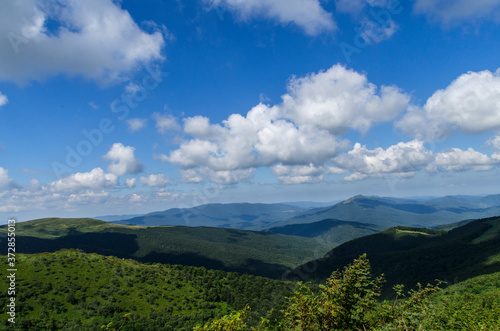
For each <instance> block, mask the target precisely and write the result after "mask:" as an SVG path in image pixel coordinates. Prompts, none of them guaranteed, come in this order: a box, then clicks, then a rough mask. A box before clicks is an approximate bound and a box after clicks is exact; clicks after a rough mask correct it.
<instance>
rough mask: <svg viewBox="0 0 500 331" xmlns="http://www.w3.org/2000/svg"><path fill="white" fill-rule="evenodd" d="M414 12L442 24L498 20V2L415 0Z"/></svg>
mask: <svg viewBox="0 0 500 331" xmlns="http://www.w3.org/2000/svg"><path fill="white" fill-rule="evenodd" d="M415 12H416V13H419V14H425V15H426V16H428V17H429V18H430V19H431V20H433V21H436V22H440V23H442V24H444V25H454V24H457V23H461V22H472V21H476V20H479V19H485V20H492V21H495V22H500V19H499V17H500V2H499V1H498V0H483V1H470V0H451V1H441V0H417V1H416V3H415Z"/></svg>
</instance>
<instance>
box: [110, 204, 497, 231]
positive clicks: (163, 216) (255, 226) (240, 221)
mask: <svg viewBox="0 0 500 331" xmlns="http://www.w3.org/2000/svg"><path fill="white" fill-rule="evenodd" d="M300 205H302V206H305V205H304V204H299V206H296V205H292V204H290V203H289V204H251V203H232V204H207V205H201V206H197V207H194V208H185V209H179V208H173V209H169V210H166V211H159V212H153V213H149V214H146V215H143V216H138V217H133V218H129V219H122V220H120V221H116V223H118V224H126V225H144V226H158V225H186V226H210V227H225V228H235V229H244V230H257V231H260V230H266V229H271V228H275V227H283V226H286V225H291V224H305V223H314V222H318V221H323V220H326V219H334V220H340V221H349V222H359V223H364V224H374V225H376V226H379V227H381V228H389V227H391V226H398V225H407V226H418V227H432V226H437V225H440V224H447V223H452V222H458V221H461V220H464V219H469V218H470V219H477V218H485V217H490V216H496V215H500V195H488V196H484V197H479V196H446V197H439V198H420V199H415V198H414V199H402V198H382V197H375V196H363V195H358V196H355V197H352V198H350V199H347V200H345V201H342V202H339V203H337V204H334V205H331V206H327V207H320V208H306V207H300ZM272 232H273V231H272Z"/></svg>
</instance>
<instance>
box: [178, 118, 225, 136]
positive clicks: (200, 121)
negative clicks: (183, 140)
mask: <svg viewBox="0 0 500 331" xmlns="http://www.w3.org/2000/svg"><path fill="white" fill-rule="evenodd" d="M184 132H186V133H187V134H190V135H192V136H193V137H197V138H200V139H217V137H221V136H222V135H223V134H224V129H223V128H222V127H221V126H220V125H210V119H209V118H207V117H204V116H195V117H188V118H186V119H184Z"/></svg>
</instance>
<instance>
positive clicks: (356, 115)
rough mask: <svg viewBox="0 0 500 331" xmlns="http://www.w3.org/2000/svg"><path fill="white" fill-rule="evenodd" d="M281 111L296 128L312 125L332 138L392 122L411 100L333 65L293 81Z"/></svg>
mask: <svg viewBox="0 0 500 331" xmlns="http://www.w3.org/2000/svg"><path fill="white" fill-rule="evenodd" d="M288 91H289V92H288V94H286V95H284V96H283V108H284V109H285V110H286V112H287V115H288V116H289V117H290V118H291V119H292V120H294V122H296V123H297V124H299V125H301V124H313V125H315V126H317V127H319V128H322V129H325V130H328V131H330V132H332V133H335V134H340V133H343V132H346V131H347V130H349V129H354V130H358V131H360V132H363V133H365V132H366V131H367V130H368V129H369V128H370V127H371V126H373V125H374V124H376V123H381V122H386V121H390V120H392V119H394V118H395V117H396V116H398V115H399V114H400V113H401V112H403V111H404V110H405V109H406V107H407V106H408V103H409V101H410V97H409V96H408V95H407V94H404V93H403V92H401V91H400V89H398V88H397V87H394V86H381V87H380V88H377V86H375V85H374V84H372V83H370V82H368V79H367V77H366V76H365V75H362V74H360V73H358V72H356V71H354V70H348V69H346V68H345V67H343V66H341V65H335V66H333V67H332V68H330V69H328V70H327V71H324V72H319V73H316V74H310V75H308V76H306V77H303V78H294V79H292V80H291V81H290V83H289V86H288Z"/></svg>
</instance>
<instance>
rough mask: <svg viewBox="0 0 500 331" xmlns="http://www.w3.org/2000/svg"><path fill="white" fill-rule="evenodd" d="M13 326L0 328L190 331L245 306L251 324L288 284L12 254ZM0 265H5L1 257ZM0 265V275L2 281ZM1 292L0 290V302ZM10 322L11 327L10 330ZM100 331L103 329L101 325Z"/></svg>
mask: <svg viewBox="0 0 500 331" xmlns="http://www.w3.org/2000/svg"><path fill="white" fill-rule="evenodd" d="M17 260H18V261H17V266H18V272H17V275H16V276H17V277H16V279H17V284H16V302H17V305H16V309H17V312H16V313H17V314H16V323H15V328H12V324H9V323H8V322H7V318H8V315H7V314H5V313H2V314H1V315H0V329H2V330H4V329H15V330H58V329H64V330H79V331H80V330H100V329H101V327H102V326H104V327H106V326H107V327H108V328H107V330H113V329H121V330H141V331H142V330H144V331H146V330H152V331H157V330H192V328H193V327H194V326H195V325H196V324H202V323H205V322H206V321H208V320H209V319H212V318H214V317H220V316H222V315H224V314H227V313H228V312H229V311H231V310H234V309H242V308H244V307H245V306H246V305H248V306H249V307H250V308H251V309H252V313H251V314H249V319H250V324H256V323H257V322H259V321H260V316H264V317H266V316H267V317H268V318H271V319H272V318H274V317H273V314H275V312H276V311H279V310H280V307H281V305H282V304H283V303H284V301H283V298H284V296H287V295H290V294H291V293H292V291H293V290H292V287H293V286H294V285H293V284H287V283H284V282H280V281H275V280H270V279H267V278H262V277H256V276H249V275H239V274H236V273H227V272H223V271H213V270H206V269H205V268H197V267H185V266H167V265H161V264H153V265H146V264H142V263H139V262H136V261H134V260H123V259H119V258H116V257H105V256H101V255H97V254H85V253H83V252H80V251H76V250H63V251H58V252H56V253H42V254H34V255H17ZM0 264H1V265H4V266H5V265H7V259H6V257H5V256H0ZM5 273H6V270H5V268H2V270H1V273H0V275H1V277H2V278H3V279H5V277H6V275H5ZM8 299H9V297H7V292H6V291H2V292H0V306H2V307H6V305H7V300H8ZM9 327H11V328H9ZM105 329H106V328H105Z"/></svg>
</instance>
